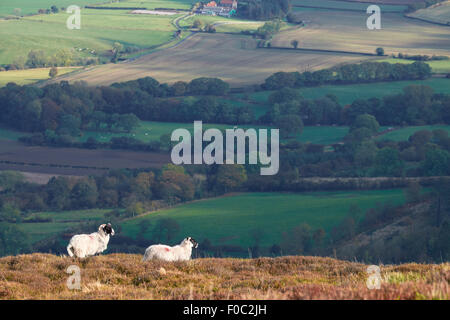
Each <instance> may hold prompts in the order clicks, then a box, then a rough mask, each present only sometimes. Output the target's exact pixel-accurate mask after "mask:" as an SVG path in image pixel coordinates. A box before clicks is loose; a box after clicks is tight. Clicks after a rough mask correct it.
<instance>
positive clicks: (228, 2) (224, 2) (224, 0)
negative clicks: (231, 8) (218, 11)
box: [220, 0, 234, 4]
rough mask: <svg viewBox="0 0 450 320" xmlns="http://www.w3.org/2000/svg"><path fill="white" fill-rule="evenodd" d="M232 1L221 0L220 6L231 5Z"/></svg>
mask: <svg viewBox="0 0 450 320" xmlns="http://www.w3.org/2000/svg"><path fill="white" fill-rule="evenodd" d="M233 2H234V1H233V0H222V1H220V4H233Z"/></svg>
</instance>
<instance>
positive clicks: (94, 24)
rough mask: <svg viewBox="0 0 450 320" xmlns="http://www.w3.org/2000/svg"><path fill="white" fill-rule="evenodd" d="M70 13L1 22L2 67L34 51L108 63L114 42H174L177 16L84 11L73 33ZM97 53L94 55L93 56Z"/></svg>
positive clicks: (141, 44)
mask: <svg viewBox="0 0 450 320" xmlns="http://www.w3.org/2000/svg"><path fill="white" fill-rule="evenodd" d="M69 16H70V14H67V13H65V12H64V13H58V14H43V15H36V16H32V17H26V18H22V19H20V20H0V42H1V43H2V47H1V49H0V64H8V63H12V62H14V60H15V59H16V58H17V57H19V56H22V57H24V58H26V57H27V55H28V53H29V51H30V50H39V49H40V50H44V51H45V53H46V54H47V55H48V56H51V55H54V54H55V53H57V52H58V51H60V50H62V49H65V50H70V51H71V52H72V54H73V56H74V57H93V58H95V57H100V58H103V59H106V60H108V55H109V53H108V50H111V49H112V46H113V44H114V42H120V43H121V44H122V45H124V46H125V47H126V46H135V47H138V48H152V47H156V46H159V45H161V44H164V43H166V42H168V41H170V40H171V39H173V33H174V31H175V27H174V25H173V24H172V21H173V19H175V17H177V16H178V15H175V16H155V15H135V14H129V13H128V11H126V10H94V9H82V19H81V29H80V30H69V29H67V27H66V20H67V18H68V17H69ZM92 52H93V53H92Z"/></svg>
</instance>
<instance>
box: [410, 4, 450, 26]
mask: <svg viewBox="0 0 450 320" xmlns="http://www.w3.org/2000/svg"><path fill="white" fill-rule="evenodd" d="M408 16H410V17H413V18H419V19H423V20H426V21H431V22H437V23H443V24H447V25H450V1H447V2H443V3H441V4H439V5H438V6H431V7H428V8H425V9H420V10H417V11H416V12H413V13H410V14H409V15H408Z"/></svg>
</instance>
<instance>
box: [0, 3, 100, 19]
mask: <svg viewBox="0 0 450 320" xmlns="http://www.w3.org/2000/svg"><path fill="white" fill-rule="evenodd" d="M104 1H105V0H103V1H102V0H77V1H73V0H2V1H1V4H0V17H2V16H10V15H11V16H12V15H15V12H14V9H16V8H18V9H20V15H28V14H37V13H38V10H39V9H50V7H51V6H52V5H56V6H57V7H58V9H61V8H62V7H64V8H67V7H68V6H70V5H72V4H76V5H78V6H80V7H81V6H85V5H88V4H93V3H101V2H104Z"/></svg>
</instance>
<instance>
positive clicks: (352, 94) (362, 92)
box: [235, 78, 450, 108]
mask: <svg viewBox="0 0 450 320" xmlns="http://www.w3.org/2000/svg"><path fill="white" fill-rule="evenodd" d="M413 84H415V85H427V86H430V87H432V88H433V89H434V91H435V92H437V93H446V94H450V79H445V78H431V79H427V80H419V81H393V82H377V83H364V84H349V85H326V86H319V87H310V88H302V89H298V90H299V92H300V93H301V94H302V96H303V97H304V98H305V99H317V98H321V97H324V96H325V95H327V94H334V95H336V96H337V98H338V101H339V103H340V104H342V105H346V104H351V103H352V102H353V101H355V100H356V99H369V98H373V97H376V98H381V97H383V96H387V95H392V94H397V93H401V92H402V90H403V88H404V87H406V86H409V85H413ZM272 92H273V91H260V92H256V93H252V94H249V95H243V94H236V95H235V96H236V97H238V98H241V99H242V98H245V97H248V99H249V100H250V101H252V102H254V103H259V104H261V105H266V108H267V107H268V106H267V104H266V102H267V100H268V98H269V96H270V94H271V93H272Z"/></svg>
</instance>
